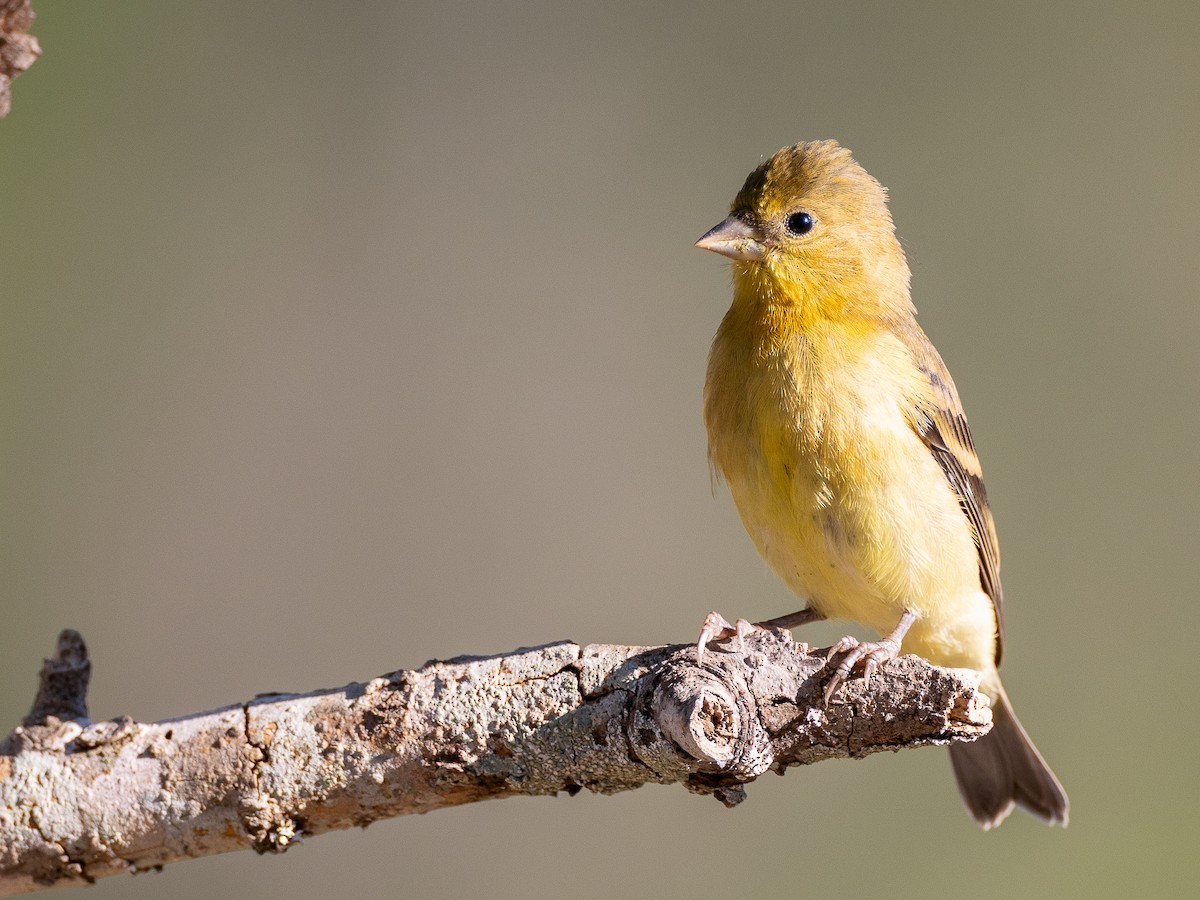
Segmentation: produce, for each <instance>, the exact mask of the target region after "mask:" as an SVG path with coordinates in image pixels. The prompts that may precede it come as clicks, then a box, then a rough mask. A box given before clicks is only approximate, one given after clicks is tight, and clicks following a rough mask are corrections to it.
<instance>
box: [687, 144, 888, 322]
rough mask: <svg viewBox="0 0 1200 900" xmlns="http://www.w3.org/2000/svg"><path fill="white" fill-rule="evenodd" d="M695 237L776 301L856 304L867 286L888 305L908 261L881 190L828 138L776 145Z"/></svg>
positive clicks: (703, 246) (738, 276)
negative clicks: (719, 216) (727, 206)
mask: <svg viewBox="0 0 1200 900" xmlns="http://www.w3.org/2000/svg"><path fill="white" fill-rule="evenodd" d="M696 246H697V247H700V248H702V249H704V250H711V251H713V252H714V253H720V254H721V255H722V256H727V257H729V258H730V259H732V260H734V274H735V277H737V278H738V279H739V280H746V281H747V282H750V283H754V284H757V285H763V286H769V288H772V289H771V290H769V293H770V294H771V295H772V296H773V297H775V298H776V302H778V299H779V298H787V299H789V300H790V301H791V302H794V303H799V304H806V305H811V304H813V303H820V304H826V305H827V304H832V303H836V304H838V305H844V304H845V303H852V304H861V303H863V302H864V300H863V299H862V298H863V297H864V296H867V297H871V296H874V297H877V298H878V301H879V302H880V303H881V304H886V305H888V306H891V305H894V304H896V303H898V302H901V297H900V296H899V295H901V294H902V295H903V302H904V305H906V306H907V305H908V301H907V297H908V283H909V272H908V265H907V263H906V262H905V260H904V252H903V251H902V250H901V249H900V244H899V242H898V241H897V240H896V233H895V228H894V227H893V225H892V216H891V213H889V212H888V208H887V192H886V191H885V189H884V187H883V185H881V184H880V183H879V182H878V181H876V180H875V179H874V178H872V177H871V176H870V175H869V174H868V173H867V171H866V170H865V169H863V167H862V166H860V165H859V164H858V163H857V162H855V161H854V158H853V157H852V156H851V155H850V151H849V150H846V149H845V148H844V147H842V146H840V145H839V144H838V143H837V142H836V141H810V142H807V143H801V144H796V145H795V146H792V147H785V148H783V149H782V150H780V151H779V152H778V153H776V154H775V155H774V156H772V157H771V158H770V159H768V160H767V161H766V162H764V163H763V164H762V165H760V166H759V167H758V168H757V169H755V170H754V171H753V172H751V173H750V175H749V177H748V178H747V179H746V183H745V185H743V187H742V189H741V191H740V192H739V193H738V195H737V197H736V199H734V201H733V207H732V209H731V211H730V213H729V216H728V217H726V218H725V219H724V220H723V221H722V222H721V223H720V224H718V225H717V226H716V227H715V228H713V229H711V230H710V231H708V232H707V233H706V234H705V235H704V236H703V237H702V238H700V240H698V241H697V242H696ZM881 288H886V290H884V291H883V294H884V296H880V291H881ZM893 293H895V294H896V296H890V295H891V294H893Z"/></svg>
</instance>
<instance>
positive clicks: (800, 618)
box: [754, 606, 825, 629]
mask: <svg viewBox="0 0 1200 900" xmlns="http://www.w3.org/2000/svg"><path fill="white" fill-rule="evenodd" d="M823 621H825V614H824V613H819V612H817V611H816V610H815V609H813V608H812V607H811V606H809V607H806V608H805V609H800V610H797V611H796V612H794V613H788V614H787V615H786V616H776V617H775V618H774V619H767V620H766V621H765V622H755V623H754V627H755V628H785V629H786V628H799V627H800V626H801V625H808V624H809V623H811V622H823Z"/></svg>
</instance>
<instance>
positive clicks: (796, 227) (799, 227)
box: [787, 212, 813, 234]
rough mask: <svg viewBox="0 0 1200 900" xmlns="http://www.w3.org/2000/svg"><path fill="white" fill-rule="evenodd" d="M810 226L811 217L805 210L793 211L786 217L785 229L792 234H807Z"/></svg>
mask: <svg viewBox="0 0 1200 900" xmlns="http://www.w3.org/2000/svg"><path fill="white" fill-rule="evenodd" d="M812 227H813V217H812V216H810V215H809V214H808V213H806V212H794V213H792V214H791V215H790V216H788V217H787V230H788V231H790V232H791V233H792V234H808V233H809V232H810V231H812Z"/></svg>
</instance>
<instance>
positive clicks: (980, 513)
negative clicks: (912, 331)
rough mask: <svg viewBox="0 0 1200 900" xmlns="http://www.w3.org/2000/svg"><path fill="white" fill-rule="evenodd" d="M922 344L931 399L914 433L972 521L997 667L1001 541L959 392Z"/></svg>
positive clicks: (1000, 638)
mask: <svg viewBox="0 0 1200 900" xmlns="http://www.w3.org/2000/svg"><path fill="white" fill-rule="evenodd" d="M922 337H924V335H922ZM924 343H925V349H926V350H927V352H926V353H924V354H921V355H922V356H924V357H925V359H924V360H923V361H922V362H921V363H920V367H921V371H922V372H924V373H925V374H926V375H927V376H928V378H929V386H930V398H929V399H930V400H931V401H932V402H930V403H927V404H921V410H920V411H921V412H922V413H923V415H921V416H920V418H919V419H918V421H917V423H916V427H917V432H918V433H919V434H920V435H921V438H922V439H923V440H924V441H925V443H926V445H927V446H928V447H929V450H930V452H931V453H932V454H933V458H934V459H936V460H937V462H938V465H940V466H941V467H942V472H944V473H945V475H946V480H947V481H948V482H949V483H950V487H951V488H952V489H953V490H954V493H955V494H956V495H957V496H958V502H959V504H960V505H961V506H962V510H963V513H964V514H965V515H966V517H967V521H969V522H970V523H971V532H972V535H971V536H972V538H973V539H974V541H975V549H976V550H977V551H978V552H979V583H980V585H982V587H983V590H984V593H986V594H987V595H988V596H989V597H991V598H992V605H993V606H994V607H995V609H996V665H1000V657H1001V655H1002V651H1003V649H1004V591H1003V589H1002V588H1001V586H1000V543H999V541H998V540H997V538H996V523H995V521H994V520H993V519H992V510H991V508H990V507H989V506H988V499H987V490H986V489H985V488H984V486H983V470H982V468H981V467H980V465H979V457H978V456H977V455H976V453H975V442H974V441H973V440H971V431H970V429H969V428H968V427H967V417H966V415H965V413H964V412H963V408H962V402H961V401H960V400H959V399H958V391H957V390H955V388H954V382H953V381H952V380H951V379H950V375H949V373H948V372H947V371H946V368H945V365H944V364H943V363H942V360H941V358H940V357H938V355H937V351H936V350H934V349H933V345H932V344H929V343H928V338H926V339H925V342H924ZM930 357H932V358H930Z"/></svg>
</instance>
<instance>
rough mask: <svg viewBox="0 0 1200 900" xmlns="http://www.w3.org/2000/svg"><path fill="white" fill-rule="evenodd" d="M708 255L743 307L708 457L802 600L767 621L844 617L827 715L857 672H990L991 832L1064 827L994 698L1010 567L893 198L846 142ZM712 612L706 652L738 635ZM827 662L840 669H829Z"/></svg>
mask: <svg viewBox="0 0 1200 900" xmlns="http://www.w3.org/2000/svg"><path fill="white" fill-rule="evenodd" d="M696 246H698V247H701V248H703V249H705V250H711V251H713V252H715V253H720V254H722V255H723V256H727V257H729V258H730V259H732V260H733V264H732V269H733V305H732V306H731V307H730V308H729V312H728V313H726V315H725V318H724V320H723V321H722V322H721V326H720V328H719V329H718V330H717V335H716V338H715V339H714V340H713V345H712V351H711V354H710V356H709V362H708V378H707V382H706V384H705V388H704V418H705V422H706V424H707V426H708V449H709V459H710V461H711V463H712V466H713V469H714V471H715V472H716V473H718V474H719V475H720V476H723V477H724V479H725V481H726V482H727V483H728V485H729V489H730V492H731V493H732V494H733V499H734V502H735V503H736V504H737V509H738V512H739V513H740V514H741V518H742V522H743V523H744V524H745V526H746V530H747V531H748V532H749V533H750V537H751V539H752V540H753V541H754V544H755V546H756V547H757V548H758V552H759V553H761V554H762V556H763V558H764V559H765V560H766V561H767V563H768V564H769V565H770V566H771V568H772V569H773V570H774V571H775V572H776V573H777V574H778V575H779V577H780V578H782V579H783V580H784V582H786V583H787V585H788V587H790V588H791V589H792V590H793V591H795V592H796V594H798V595H799V596H800V597H802V598H804V599H805V600H806V601H807V602H808V607H807V608H806V609H804V610H801V611H800V612H798V613H794V614H792V615H789V616H782V617H780V618H778V619H772V620H771V621H770V622H764V623H759V624H760V626H782V627H794V626H795V625H799V624H803V623H805V622H810V621H816V620H820V619H825V618H839V619H852V620H854V621H857V622H860V623H862V624H863V625H866V626H868V627H870V628H873V629H875V630H876V631H877V632H878V633H879V634H881V635H886V637H885V638H883V639H882V640H879V641H870V642H863V643H859V642H858V641H857V640H855V639H854V638H851V637H846V638H843V639H842V640H841V641H839V642H838V643H837V644H836V645H835V647H834V651H833V652H834V653H839V654H842V655H843V657H842V659H841V660H840V663H839V665H838V666H837V668H836V670H835V672H834V674H833V676H832V679H831V681H830V683H829V686H828V688H827V691H826V699H827V700H829V699H831V698H832V697H833V696H834V694H835V693H836V691H837V689H838V687H839V686H840V685H841V684H842V683H843V682H844V681H845V680H846V679H847V678H848V677H849V676H850V674H851V672H852V671H853V668H854V666H855V665H857V664H858V663H860V662H861V663H862V664H863V665H864V667H865V675H866V677H867V678H870V676H871V674H872V673H873V672H874V671H875V670H876V669H877V668H878V666H879V665H880V664H881V663H882V662H884V661H885V660H887V659H890V658H892V657H894V656H896V655H897V654H899V653H916V654H918V655H920V656H922V657H924V658H925V659H927V660H929V661H930V662H933V663H936V664H939V665H944V666H964V667H968V668H971V669H976V670H978V671H980V672H982V673H983V680H982V689H983V691H984V693H986V694H987V695H988V697H989V698H990V700H991V703H992V709H993V716H994V724H993V727H992V730H991V731H990V732H989V733H988V734H987V735H986V736H985V737H982V738H980V739H978V740H976V741H974V742H972V743H961V742H960V743H955V744H953V745H951V747H950V759H951V761H952V763H953V767H954V774H955V777H956V779H957V781H958V787H959V790H960V792H961V793H962V796H963V800H964V801H965V802H966V805H967V807H968V809H969V810H970V812H971V815H972V816H974V818H975V819H976V821H977V822H979V824H980V825H982V826H983V827H984V828H991V827H993V826H995V825H998V824H999V823H1000V822H1002V821H1003V820H1004V818H1005V817H1006V816H1007V815H1008V813H1009V812H1010V811H1011V810H1012V807H1013V804H1014V803H1016V804H1019V805H1021V806H1022V807H1024V808H1025V809H1027V810H1028V811H1029V812H1030V813H1032V814H1033V815H1035V816H1037V817H1038V818H1040V819H1042V820H1044V821H1046V822H1047V823H1049V824H1052V825H1064V826H1065V825H1066V824H1067V796H1066V794H1065V793H1064V792H1063V789H1062V786H1061V785H1060V784H1059V782H1058V779H1057V778H1055V777H1054V773H1053V772H1051V771H1050V768H1049V767H1048V766H1047V765H1046V763H1045V761H1044V760H1043V759H1042V757H1041V755H1040V754H1039V753H1038V751H1037V748H1035V747H1034V745H1033V743H1032V742H1031V741H1030V739H1029V737H1028V736H1027V735H1026V734H1025V731H1024V729H1023V728H1022V727H1021V723H1020V722H1019V721H1017V717H1016V715H1014V713H1013V710H1012V707H1011V706H1010V705H1009V702H1008V697H1007V696H1006V695H1005V693H1004V688H1003V686H1002V685H1001V683H1000V676H999V675H998V673H997V666H998V665H999V663H1000V653H1001V643H1002V638H1003V631H1004V629H1003V618H1002V615H1001V609H1002V602H1001V589H1000V551H999V547H998V545H997V542H996V528H995V524H994V523H993V521H992V514H991V511H990V509H989V508H988V502H987V495H986V493H985V492H984V487H983V478H982V470H981V469H980V465H979V459H978V457H977V456H976V454H975V446H974V444H973V442H972V440H971V434H970V432H969V431H968V430H967V420H966V417H965V415H964V413H963V408H962V404H961V402H960V401H959V399H958V391H957V390H956V389H955V387H954V382H953V381H952V380H951V378H950V373H949V372H948V371H946V367H945V364H943V362H942V360H941V357H940V356H939V355H938V352H937V350H935V349H934V346H933V344H932V343H930V341H929V338H928V337H926V335H925V332H924V331H922V330H921V327H920V326H919V325H918V324H917V321H916V318H915V316H916V310H915V308H914V307H913V304H912V299H911V296H910V292H909V282H910V278H911V276H910V273H909V269H908V263H907V261H906V260H905V258H904V251H903V250H901V248H900V243H899V241H898V240H897V239H896V233H895V227H894V226H893V224H892V217H891V213H890V212H889V211H888V207H887V196H886V191H885V189H884V188H883V186H882V185H880V183H879V182H878V181H876V180H875V179H874V178H872V177H871V176H870V175H869V174H867V172H866V171H865V170H864V169H863V168H862V167H861V166H860V165H859V164H858V163H857V162H855V161H854V159H853V158H852V157H851V155H850V152H849V151H848V150H846V149H844V148H842V147H840V146H839V145H838V144H837V143H836V142H835V141H814V142H810V143H802V144H797V145H795V146H794V147H785V148H784V149H782V150H780V151H779V152H778V153H776V154H775V155H774V156H772V157H771V158H770V159H768V160H767V161H766V162H765V163H763V164H762V165H760V166H759V167H758V168H757V169H755V170H754V171H753V172H751V173H750V176H749V177H748V178H747V179H746V183H745V185H744V186H743V187H742V190H741V192H740V193H739V194H738V195H737V198H736V199H735V200H734V201H733V208H732V211H731V212H730V214H729V216H728V217H727V218H726V219H725V220H724V221H722V222H721V223H720V224H719V225H717V226H716V227H715V228H713V229H712V230H711V231H709V232H708V233H707V234H705V235H704V236H703V237H702V238H700V240H699V241H697V242H696ZM752 627H756V626H751V625H750V624H749V623H747V622H745V621H744V620H739V621H738V623H737V625H730V624H729V623H728V622H727V621H726V620H725V619H724V618H723V617H722V616H720V615H719V614H718V613H712V614H711V615H710V616H709V617H708V619H707V620H706V621H705V625H704V628H703V630H702V631H701V635H700V639H699V642H698V645H697V653H698V655H699V656H700V657H701V658H702V657H703V654H704V647H705V645H706V644H707V643H708V642H709V641H711V640H714V639H716V638H720V637H729V636H733V635H738V636H739V637H740V636H741V635H744V634H745V633H746V632H747V630H748V629H749V628H752ZM831 656H832V654H831Z"/></svg>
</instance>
